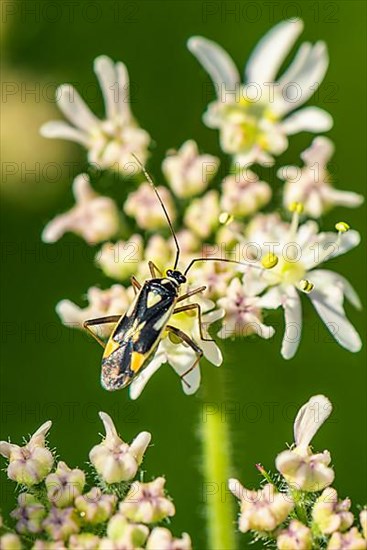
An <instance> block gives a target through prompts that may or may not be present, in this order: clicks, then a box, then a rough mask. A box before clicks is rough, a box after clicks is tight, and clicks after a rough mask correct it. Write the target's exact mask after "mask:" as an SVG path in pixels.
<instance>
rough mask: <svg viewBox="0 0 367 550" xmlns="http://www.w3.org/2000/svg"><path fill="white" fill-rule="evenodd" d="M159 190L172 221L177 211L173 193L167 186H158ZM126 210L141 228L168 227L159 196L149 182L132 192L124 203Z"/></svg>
mask: <svg viewBox="0 0 367 550" xmlns="http://www.w3.org/2000/svg"><path fill="white" fill-rule="evenodd" d="M157 191H158V193H159V195H160V197H161V199H162V201H163V204H164V206H165V207H166V209H167V212H168V215H169V217H170V219H171V221H174V219H175V216H176V213H175V206H174V203H173V199H172V195H171V193H170V192H169V190H168V189H167V188H166V187H162V186H158V187H157ZM124 211H125V213H126V214H127V215H128V216H131V217H132V218H135V220H136V223H137V224H138V226H139V227H140V228H141V229H159V228H161V227H167V220H166V217H165V215H164V212H163V210H162V206H161V205H160V204H159V201H158V200H157V197H156V195H155V193H154V190H153V189H152V187H151V185H150V184H149V183H148V182H143V183H141V184H140V185H139V188H138V189H137V191H134V192H133V193H130V195H129V196H128V197H127V199H126V201H125V204H124Z"/></svg>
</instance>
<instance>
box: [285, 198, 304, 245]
mask: <svg viewBox="0 0 367 550" xmlns="http://www.w3.org/2000/svg"><path fill="white" fill-rule="evenodd" d="M288 210H289V212H292V213H293V216H292V221H291V226H290V228H289V241H290V242H291V241H293V240H294V239H295V236H296V233H297V229H298V224H299V217H300V215H301V214H302V212H303V204H302V203H301V202H291V204H290V205H289V206H288Z"/></svg>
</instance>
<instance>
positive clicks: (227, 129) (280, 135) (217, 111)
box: [188, 20, 332, 166]
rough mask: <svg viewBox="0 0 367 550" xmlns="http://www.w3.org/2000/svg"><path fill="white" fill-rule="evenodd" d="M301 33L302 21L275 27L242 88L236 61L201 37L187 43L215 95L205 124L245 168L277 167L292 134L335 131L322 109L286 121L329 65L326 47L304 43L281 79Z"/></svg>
mask: <svg viewBox="0 0 367 550" xmlns="http://www.w3.org/2000/svg"><path fill="white" fill-rule="evenodd" d="M302 30H303V23H302V21H301V20H289V21H282V22H280V23H278V24H277V25H276V26H275V27H273V28H272V29H271V30H270V31H269V32H268V33H267V34H266V35H265V36H264V37H263V38H262V40H261V41H260V42H259V44H258V45H257V46H256V48H255V50H254V52H253V53H252V55H251V57H250V59H249V61H248V63H247V65H246V69H245V75H246V82H245V83H244V84H241V78H240V75H239V72H238V70H237V68H236V66H235V64H234V62H233V60H232V59H231V58H230V56H229V55H228V53H227V52H226V51H225V50H224V49H223V48H221V47H220V46H219V45H218V44H216V43H215V42H212V41H211V40H207V39H206V38H202V37H199V36H196V37H193V38H191V39H190V40H189V42H188V47H189V49H190V51H191V52H192V53H193V54H194V55H195V56H196V57H197V59H198V60H199V62H200V63H201V64H202V65H203V67H204V69H206V71H207V72H208V73H209V75H210V77H211V79H212V81H213V84H214V87H215V90H216V94H217V100H216V101H214V102H213V103H211V104H210V105H209V108H208V110H207V112H206V113H205V115H204V122H205V123H206V125H207V126H209V127H210V128H219V130H220V138H221V146H222V149H223V150H224V151H225V152H226V153H229V154H232V155H235V161H236V162H237V163H239V164H240V165H241V166H244V165H249V164H252V163H255V162H258V163H260V164H265V163H271V162H273V158H272V156H273V155H279V154H280V153H282V152H283V151H285V150H286V148H287V146H288V139H287V136H288V135H290V134H296V133H297V132H300V131H302V130H306V131H310V132H322V131H327V130H329V129H330V128H331V126H332V119H331V117H330V115H329V114H328V113H326V112H325V111H323V110H322V109H319V108H318V107H305V108H304V109H302V110H300V111H297V112H296V113H294V114H292V115H290V116H288V117H287V118H285V119H284V117H285V116H286V115H288V113H290V112H291V111H294V110H295V109H297V108H298V107H299V106H301V105H303V104H304V103H305V102H306V101H307V100H308V99H309V98H310V97H311V95H312V94H313V92H314V91H315V83H317V84H319V83H320V82H321V81H322V79H323V78H324V75H325V73H326V70H327V67H328V63H329V60H328V54H327V50H326V45H325V44H324V42H317V43H316V44H314V45H311V44H310V43H309V42H305V43H303V44H302V45H301V46H300V48H299V50H298V52H297V55H296V56H295V58H294V60H293V62H292V63H291V65H290V66H289V67H288V69H287V70H286V71H285V72H284V73H283V75H282V76H280V77H277V74H278V72H279V69H280V66H281V65H282V63H283V61H284V60H285V58H286V57H287V56H288V54H289V52H290V50H291V48H292V46H293V44H294V43H295V41H296V39H297V38H298V36H299V35H300V33H301V32H302Z"/></svg>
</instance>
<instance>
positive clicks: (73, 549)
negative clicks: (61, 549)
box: [68, 533, 100, 550]
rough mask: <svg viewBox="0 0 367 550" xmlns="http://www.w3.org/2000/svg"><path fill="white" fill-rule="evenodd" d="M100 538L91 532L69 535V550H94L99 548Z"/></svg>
mask: <svg viewBox="0 0 367 550" xmlns="http://www.w3.org/2000/svg"><path fill="white" fill-rule="evenodd" d="M99 543H100V538H99V537H97V535H93V534H92V533H82V534H81V535H71V537H70V539H69V541H68V548H69V550H95V549H96V548H99Z"/></svg>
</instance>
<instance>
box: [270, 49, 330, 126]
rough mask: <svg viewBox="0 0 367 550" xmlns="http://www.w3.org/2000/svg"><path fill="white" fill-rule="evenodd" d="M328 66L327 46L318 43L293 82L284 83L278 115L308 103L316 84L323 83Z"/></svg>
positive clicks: (278, 102) (295, 75)
mask: <svg viewBox="0 0 367 550" xmlns="http://www.w3.org/2000/svg"><path fill="white" fill-rule="evenodd" d="M328 65H329V56H328V53H327V47H326V44H325V43H324V42H322V41H320V42H317V43H316V44H314V46H313V47H312V48H311V50H310V52H309V55H308V56H307V58H306V59H305V61H304V63H303V65H302V66H301V67H300V68H299V70H298V72H297V74H294V75H293V81H292V82H285V81H284V83H283V84H284V85H283V88H282V94H281V98H282V100H278V101H277V111H278V113H279V114H283V115H284V114H285V113H288V112H289V111H294V109H295V108H296V107H298V106H299V105H303V104H304V103H306V101H307V100H308V99H309V98H310V97H311V96H312V95H313V93H314V92H315V83H317V84H319V83H321V82H322V80H323V78H324V76H325V73H326V71H327V68H328Z"/></svg>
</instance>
